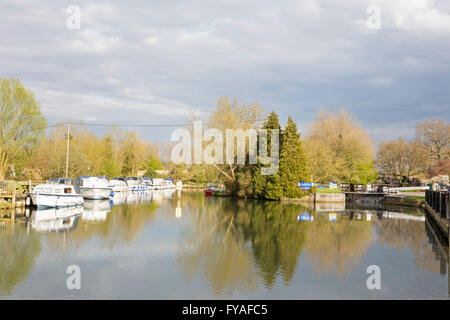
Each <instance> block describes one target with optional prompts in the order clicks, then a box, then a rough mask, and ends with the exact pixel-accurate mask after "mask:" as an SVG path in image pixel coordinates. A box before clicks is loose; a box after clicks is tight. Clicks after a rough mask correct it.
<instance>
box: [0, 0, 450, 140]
mask: <svg viewBox="0 0 450 320" xmlns="http://www.w3.org/2000/svg"><path fill="white" fill-rule="evenodd" d="M378 3H379V6H380V8H381V12H382V28H381V30H378V31H370V30H367V28H365V19H366V18H367V14H366V8H367V7H368V6H369V5H371V4H372V3H371V1H356V0H351V1H345V2H342V1H337V0H336V1H314V0H309V1H302V2H299V1H286V2H283V3H282V4H280V5H274V3H273V2H271V1H270V2H269V1H259V2H258V4H257V5H256V4H255V3H254V2H251V1H248V2H243V1H234V0H233V1H224V2H218V1H214V2H208V1H200V0H195V1H189V2H182V1H171V2H167V1H151V2H148V1H131V2H127V3H123V2H120V1H111V2H104V3H103V2H102V3H95V2H91V1H76V3H70V4H77V5H79V6H80V8H81V13H82V16H81V19H82V20H81V23H82V25H81V30H68V29H67V28H66V19H67V17H68V14H67V13H66V11H65V9H66V7H67V6H68V5H69V3H67V4H62V3H61V2H60V1H23V0H21V1H9V2H3V3H2V4H0V27H1V28H0V39H1V40H0V70H1V71H2V73H1V76H2V77H19V78H21V79H22V80H23V82H24V83H25V85H26V86H27V87H30V88H31V89H33V90H34V91H35V92H36V95H37V97H38V99H39V101H40V102H41V104H42V105H43V110H44V113H45V115H46V116H47V117H48V118H49V121H58V120H64V119H66V118H72V119H84V120H86V121H87V119H97V120H96V121H97V122H99V121H100V120H101V121H102V122H111V123H114V122H115V123H120V122H122V123H123V122H129V123H131V122H135V123H180V122H183V121H184V118H185V117H187V116H188V115H189V114H190V113H192V112H197V113H198V114H200V115H201V116H202V117H206V116H207V113H208V112H209V111H210V110H211V109H212V108H213V107H214V105H215V102H216V99H217V98H218V97H220V96H232V97H237V98H238V99H240V100H242V101H245V102H253V101H258V102H260V103H261V105H262V106H264V107H265V108H266V109H267V111H270V110H275V111H277V112H278V113H279V114H280V116H281V119H282V120H285V119H286V118H287V116H288V115H289V114H291V115H293V117H294V119H295V120H297V121H298V122H299V125H300V126H301V129H302V130H304V127H305V126H306V124H307V123H308V122H309V121H312V120H313V119H314V117H315V112H316V110H317V109H318V108H319V107H320V106H325V107H329V108H331V109H338V108H341V107H343V108H346V109H349V110H350V111H352V112H353V113H355V114H356V115H357V117H358V118H359V119H360V121H361V123H362V125H363V126H364V127H366V128H367V129H368V130H369V132H370V133H371V134H372V136H373V137H374V139H375V140H376V141H377V142H379V141H381V140H384V139H390V138H392V139H393V138H396V137H397V136H399V135H401V136H403V137H405V138H407V139H408V138H411V137H412V136H413V135H414V127H415V123H416V122H418V121H421V120H423V119H426V118H440V119H444V120H449V119H450V116H449V110H450V93H449V90H448V83H449V80H450V55H449V54H448V53H449V51H450V41H448V40H449V38H450V15H449V13H448V10H449V6H448V4H446V2H445V1H435V2H434V4H433V3H431V2H429V1H426V0H421V1H415V2H411V1H406V0H398V1H395V2H392V1H387V0H386V1H378ZM66 5H67V6H66ZM420 17H422V18H420ZM447 26H449V28H447ZM170 130H171V129H170V128H168V129H158V130H142V134H143V135H145V136H146V137H147V138H148V139H149V140H168V139H169V137H170ZM387 132H389V134H386V133H387Z"/></svg>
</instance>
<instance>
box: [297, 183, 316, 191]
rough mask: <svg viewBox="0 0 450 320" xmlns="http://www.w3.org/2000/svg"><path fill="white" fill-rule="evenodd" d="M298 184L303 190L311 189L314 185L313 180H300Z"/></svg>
mask: <svg viewBox="0 0 450 320" xmlns="http://www.w3.org/2000/svg"><path fill="white" fill-rule="evenodd" d="M298 186H299V187H300V188H302V190H309V189H311V187H312V186H313V184H312V182H299V183H298Z"/></svg>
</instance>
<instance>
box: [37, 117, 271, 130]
mask: <svg viewBox="0 0 450 320" xmlns="http://www.w3.org/2000/svg"><path fill="white" fill-rule="evenodd" d="M265 120H266V119H255V120H242V122H254V123H257V122H262V121H265ZM71 124H74V125H83V126H95V127H133V128H152V127H193V126H194V124H186V123H185V124H173V123H171V124H159V123H155V124H137V123H134V124H133V123H129V124H111V123H87V122H71ZM206 124H207V125H211V124H214V122H213V123H211V122H206ZM65 125H67V123H66V122H61V123H55V124H52V125H48V126H45V127H41V128H34V129H32V130H44V129H49V128H54V127H59V126H65Z"/></svg>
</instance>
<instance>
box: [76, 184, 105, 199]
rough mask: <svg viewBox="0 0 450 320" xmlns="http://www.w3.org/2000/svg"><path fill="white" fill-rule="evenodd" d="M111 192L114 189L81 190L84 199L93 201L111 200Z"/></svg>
mask: <svg viewBox="0 0 450 320" xmlns="http://www.w3.org/2000/svg"><path fill="white" fill-rule="evenodd" d="M111 191H112V188H83V187H81V188H80V192H81V195H82V196H83V198H85V199H92V200H101V199H109V196H110V195H111Z"/></svg>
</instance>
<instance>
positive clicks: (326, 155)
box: [303, 140, 343, 184]
mask: <svg viewBox="0 0 450 320" xmlns="http://www.w3.org/2000/svg"><path fill="white" fill-rule="evenodd" d="M303 142H304V146H305V153H306V156H307V158H308V165H309V170H310V173H311V181H312V182H316V183H325V184H326V183H329V182H330V181H337V180H338V176H339V168H342V167H343V163H342V162H343V159H337V158H336V157H335V156H334V153H333V150H331V147H330V146H329V145H327V144H326V143H325V142H324V141H322V140H304V141H303Z"/></svg>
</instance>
